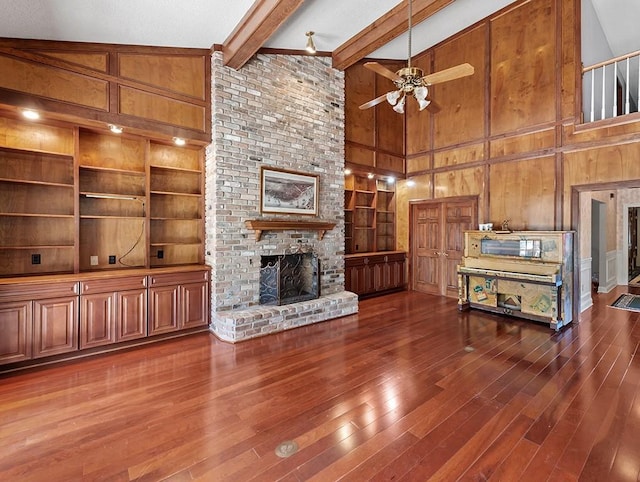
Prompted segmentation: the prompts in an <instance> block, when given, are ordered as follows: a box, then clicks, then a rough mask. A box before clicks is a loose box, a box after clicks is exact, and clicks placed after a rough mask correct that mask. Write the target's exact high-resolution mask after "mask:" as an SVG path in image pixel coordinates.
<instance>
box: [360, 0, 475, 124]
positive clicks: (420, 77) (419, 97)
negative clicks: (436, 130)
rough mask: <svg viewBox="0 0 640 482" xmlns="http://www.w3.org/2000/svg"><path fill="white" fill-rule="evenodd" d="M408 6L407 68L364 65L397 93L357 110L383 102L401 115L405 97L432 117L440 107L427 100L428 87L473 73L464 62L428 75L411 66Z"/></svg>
mask: <svg viewBox="0 0 640 482" xmlns="http://www.w3.org/2000/svg"><path fill="white" fill-rule="evenodd" d="M411 4H412V0H409V4H408V6H409V22H408V23H409V45H408V59H407V66H406V67H404V68H402V69H400V70H398V71H397V72H392V71H391V70H389V69H387V68H386V67H384V66H383V65H381V64H379V63H378V62H367V63H365V64H364V66H365V67H366V68H368V69H369V70H373V71H374V72H375V73H377V74H379V75H382V76H383V77H386V78H388V79H390V80H391V81H393V83H394V85H395V86H396V89H398V90H392V91H391V92H387V93H386V94H383V95H381V96H380V97H376V98H375V99H373V100H370V101H369V102H366V103H364V104H362V105H361V106H360V109H363V110H364V109H368V108H370V107H373V106H375V105H378V104H380V103H381V102H384V101H385V100H386V101H387V102H388V103H389V104H391V105H392V106H393V110H394V111H396V112H397V113H399V114H404V104H405V98H406V96H407V95H413V97H414V98H415V99H416V101H417V102H418V107H419V110H421V111H422V110H424V109H427V110H429V111H431V112H432V113H434V114H435V113H436V112H438V111H439V110H440V107H439V106H438V104H436V103H435V102H433V101H432V100H431V99H429V98H428V95H429V88H428V87H429V86H430V85H433V84H439V83H441V82H448V81H450V80H455V79H459V78H461V77H466V76H468V75H472V74H473V72H474V68H473V66H472V65H470V64H467V63H465V64H460V65H456V66H455V67H451V68H448V69H445V70H441V71H439V72H434V73H432V74H428V75H424V72H423V70H422V69H420V68H418V67H412V66H411V30H412V28H411V22H412V11H411Z"/></svg>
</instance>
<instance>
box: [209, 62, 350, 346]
mask: <svg viewBox="0 0 640 482" xmlns="http://www.w3.org/2000/svg"><path fill="white" fill-rule="evenodd" d="M212 102H213V129H212V130H213V143H212V144H211V145H210V146H209V147H208V149H207V157H206V180H205V182H206V203H205V204H206V236H207V240H206V261H207V264H209V265H211V266H212V268H213V270H212V289H211V291H212V299H211V301H212V317H211V319H212V324H211V331H212V332H213V333H214V334H216V335H217V336H218V337H219V338H221V339H223V340H227V341H231V342H235V341H240V340H244V339H248V338H253V337H256V336H261V335H265V334H268V333H272V332H275V331H281V330H285V329H289V328H294V327H297V326H304V325H307V324H310V323H316V322H319V321H324V320H328V319H331V318H337V317H339V316H344V315H347V314H351V313H355V312H357V310H358V301H357V296H356V295H355V294H353V293H350V292H346V291H344V259H343V257H344V212H343V196H344V194H343V192H344V191H343V189H344V175H343V170H344V74H343V73H342V72H341V71H338V70H335V69H333V68H332V67H331V59H330V58H327V57H312V56H297V55H295V56H294V55H276V54H266V55H265V54H258V55H257V56H255V57H254V58H253V59H252V60H251V61H250V62H248V63H247V64H246V65H245V66H244V67H243V68H242V69H240V70H239V71H236V70H233V69H230V68H227V67H224V66H223V63H222V54H221V53H220V52H215V53H214V54H213V57H212ZM261 166H267V167H277V168H284V169H289V170H293V171H297V172H302V173H309V174H317V175H318V176H319V203H318V204H319V215H318V217H317V218H314V219H317V220H323V221H330V222H335V223H336V226H335V227H334V228H333V229H330V230H328V231H326V233H324V235H323V236H321V235H320V233H317V232H316V231H313V230H308V229H291V230H278V231H268V230H266V231H264V232H263V233H262V235H261V236H258V237H256V236H255V233H254V231H253V230H251V229H250V228H248V227H247V225H246V224H245V221H248V220H255V219H265V218H268V219H287V220H290V221H295V220H296V219H299V220H300V221H308V220H309V217H308V216H296V215H268V216H267V215H263V214H262V213H261V212H260V168H261ZM296 251H304V252H313V253H315V254H316V255H317V257H318V260H319V265H320V273H319V280H320V281H319V284H320V293H321V296H320V297H319V298H316V299H312V300H304V301H300V302H296V303H292V304H287V305H280V306H278V305H260V295H259V291H260V268H261V257H263V256H277V255H281V254H283V253H291V252H296Z"/></svg>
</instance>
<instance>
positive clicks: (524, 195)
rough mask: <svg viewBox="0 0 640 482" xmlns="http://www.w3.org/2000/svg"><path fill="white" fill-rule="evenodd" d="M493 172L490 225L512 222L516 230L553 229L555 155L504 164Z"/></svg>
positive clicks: (500, 164)
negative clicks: (507, 220)
mask: <svg viewBox="0 0 640 482" xmlns="http://www.w3.org/2000/svg"><path fill="white" fill-rule="evenodd" d="M489 169H490V170H491V173H490V175H491V185H490V186H489V195H490V197H491V204H490V206H491V208H490V209H491V212H490V220H488V222H493V223H497V225H500V223H501V222H502V221H504V220H505V219H509V220H510V222H509V227H510V228H511V229H515V230H527V229H532V230H536V229H552V228H553V227H554V226H555V225H556V220H555V216H556V207H555V202H556V195H555V191H556V183H557V179H556V157H555V155H551V156H545V157H538V158H532V159H527V160H518V161H512V162H501V163H497V164H493V165H491V166H490V167H489Z"/></svg>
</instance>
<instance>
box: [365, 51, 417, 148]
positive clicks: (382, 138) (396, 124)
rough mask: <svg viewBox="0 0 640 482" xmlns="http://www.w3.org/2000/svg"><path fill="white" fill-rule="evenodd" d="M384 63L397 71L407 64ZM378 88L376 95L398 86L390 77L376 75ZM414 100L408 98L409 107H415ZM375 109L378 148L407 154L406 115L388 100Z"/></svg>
mask: <svg viewBox="0 0 640 482" xmlns="http://www.w3.org/2000/svg"><path fill="white" fill-rule="evenodd" d="M384 65H385V66H386V67H387V68H388V69H390V70H392V71H394V72H395V71H397V70H400V69H401V68H403V67H405V66H406V62H386V63H384ZM375 84H376V90H375V95H374V97H378V96H380V95H382V94H385V93H387V92H390V91H393V90H397V88H396V86H395V85H394V84H393V82H391V81H390V80H389V79H387V78H385V77H383V76H381V75H377V74H376V75H375ZM412 102H413V101H412V100H411V99H407V104H409V106H408V109H411V108H412V107H415V106H416V105H412ZM373 109H375V117H376V122H375V125H376V127H382V126H384V128H376V132H375V135H376V148H377V149H378V150H379V151H386V152H390V153H392V154H396V155H400V156H404V154H405V122H406V118H407V117H406V116H404V115H402V114H398V113H397V112H396V111H394V110H393V107H392V106H391V105H390V104H389V103H388V102H382V103H381V104H378V105H377V106H375V107H374V108H373Z"/></svg>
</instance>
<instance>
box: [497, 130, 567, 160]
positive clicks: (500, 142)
mask: <svg viewBox="0 0 640 482" xmlns="http://www.w3.org/2000/svg"><path fill="white" fill-rule="evenodd" d="M489 143H490V157H491V158H496V157H505V156H513V155H517V154H525V155H526V154H527V153H531V152H537V151H541V150H545V149H553V148H554V147H555V146H556V128H555V127H553V128H550V129H545V130H542V131H538V132H531V133H525V134H518V135H513V136H508V137H500V138H497V139H491V140H490V141H489Z"/></svg>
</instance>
